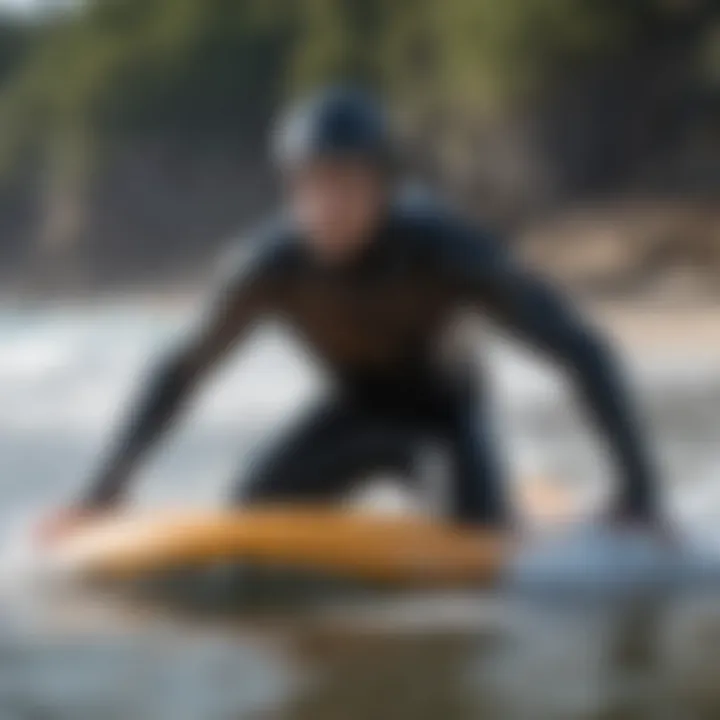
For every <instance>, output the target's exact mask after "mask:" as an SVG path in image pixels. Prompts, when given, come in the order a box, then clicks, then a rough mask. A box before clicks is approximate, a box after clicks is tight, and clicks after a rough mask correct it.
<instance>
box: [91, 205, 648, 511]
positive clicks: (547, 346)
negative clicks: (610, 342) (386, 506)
mask: <svg viewBox="0 0 720 720" xmlns="http://www.w3.org/2000/svg"><path fill="white" fill-rule="evenodd" d="M248 248H249V249H248ZM239 254H240V256H241V257H240V258H239V259H237V260H233V261H228V262H227V263H226V275H227V279H226V280H225V282H224V283H223V285H222V287H221V290H220V292H219V294H218V296H217V299H216V301H215V304H214V307H213V308H211V310H210V311H209V313H208V314H207V315H206V316H205V317H204V320H203V322H202V323H201V324H200V327H199V328H198V331H197V332H196V333H195V334H194V335H193V336H192V338H191V339H190V340H189V342H188V343H187V344H186V345H184V346H183V347H181V348H180V349H179V350H177V351H176V352H174V353H172V354H171V355H170V357H169V358H168V359H167V360H166V361H165V362H164V363H163V364H162V366H161V367H160V368H159V370H158V372H157V373H156V374H155V375H154V377H153V379H152V382H151V384H150V388H149V389H148V392H147V394H146V396H145V397H144V399H143V401H142V403H141V405H140V407H139V410H138V412H137V413H136V415H135V416H134V418H133V422H132V423H131V426H130V428H129V432H128V433H127V434H126V436H125V437H124V438H122V442H121V444H120V447H119V448H118V450H117V452H116V453H115V455H114V457H113V458H111V462H110V464H109V465H108V467H107V468H106V470H105V471H104V472H103V474H102V476H101V478H100V479H99V480H98V481H97V482H96V483H95V484H94V486H93V488H92V493H91V496H90V498H89V502H90V503H92V504H95V505H97V504H104V503H107V502H110V501H112V500H114V499H115V498H116V497H117V496H118V495H119V494H120V493H121V490H122V488H123V486H124V484H125V479H126V477H127V476H128V474H129V472H130V470H131V468H132V466H133V465H134V463H135V461H136V460H137V459H138V458H139V456H140V455H141V454H142V453H143V451H144V450H145V449H147V448H148V447H149V445H150V443H151V441H153V440H154V439H155V438H156V437H157V436H158V434H159V433H160V431H161V429H162V428H163V427H164V426H165V425H166V424H167V421H168V420H169V419H170V418H171V417H172V416H173V415H174V413H175V411H176V409H177V408H178V406H179V405H180V404H181V402H182V400H183V399H184V398H185V397H186V395H187V392H188V390H189V389H190V388H191V387H192V386H193V384H194V383H195V381H196V380H197V379H198V378H199V377H200V375H201V374H202V373H203V372H204V371H205V370H207V369H208V368H209V367H210V366H211V365H213V364H214V363H215V362H216V361H217V360H218V359H219V358H221V357H222V356H223V355H224V354H225V353H226V351H227V350H228V349H229V348H230V347H231V346H232V345H233V344H235V343H236V342H237V341H238V340H239V339H241V338H242V337H244V336H245V334H246V333H247V331H248V330H249V329H251V328H252V327H253V326H254V325H255V324H256V323H257V322H258V321H259V320H261V319H262V318H265V317H275V318H279V319H281V320H282V321H284V323H285V325H286V326H287V327H288V328H289V329H290V330H292V331H293V332H294V333H295V334H297V335H299V336H300V337H301V338H302V339H303V340H304V341H305V343H306V344H307V346H308V347H309V348H310V349H311V350H312V351H313V352H314V354H315V355H316V357H317V358H318V360H319V361H320V362H321V363H322V364H323V365H324V366H325V367H326V368H327V371H328V373H329V375H330V376H331V377H332V379H333V380H334V381H335V382H334V388H335V392H334V393H332V394H331V396H330V398H329V399H327V400H324V401H323V402H321V403H320V406H319V407H316V408H315V409H313V410H312V411H311V412H310V413H309V414H308V415H307V416H306V417H305V418H304V419H303V420H302V422H301V423H300V425H299V427H296V428H294V429H293V430H292V431H291V432H290V433H289V435H286V436H284V437H283V438H281V439H280V441H279V442H278V444H277V446H276V447H275V448H273V449H272V451H271V452H270V453H269V454H268V455H267V456H266V458H265V459H263V460H260V461H256V462H255V463H253V464H252V466H251V472H250V475H249V477H246V478H244V479H243V481H242V482H241V483H239V484H238V485H237V488H236V490H235V493H234V497H235V499H242V500H244V501H261V500H268V499H307V498H314V499H317V498H329V497H335V496H336V495H337V494H338V493H340V492H343V491H345V490H346V489H347V487H348V485H349V483H351V482H352V481H354V480H356V479H358V478H360V477H362V476H364V475H366V474H367V472H368V471H370V470H375V469H385V468H390V469H394V470H400V471H401V472H403V473H408V474H411V472H412V467H413V463H414V456H415V453H416V450H417V448H418V447H422V444H423V443H424V442H426V441H428V440H431V441H434V442H437V443H439V444H440V445H441V446H443V447H444V448H446V449H447V456H448V457H449V459H450V461H451V468H452V473H451V474H452V478H451V482H452V484H453V493H452V494H453V497H454V511H455V513H456V515H457V516H458V517H460V518H462V519H467V520H472V521H481V522H496V521H497V522H501V521H504V520H505V519H506V518H507V510H508V509H507V506H506V503H505V502H504V500H503V487H502V486H503V482H502V472H501V470H500V465H501V463H498V462H497V460H496V457H495V455H496V448H495V438H494V437H493V435H492V433H491V432H490V430H489V426H488V422H487V419H486V417H485V412H484V410H485V408H484V403H483V402H482V398H483V393H482V392H481V391H480V392H477V391H476V390H477V389H476V388H475V387H474V386H475V383H474V381H473V379H472V378H473V376H474V375H477V373H476V372H470V371H468V370H467V367H468V362H467V360H468V358H461V359H460V361H459V362H458V360H457V359H455V360H449V359H448V358H447V357H445V356H443V353H442V350H441V348H442V347H443V345H444V342H445V338H446V336H447V335H448V333H449V331H451V330H452V329H453V327H454V325H455V322H456V320H457V319H458V317H459V316H460V315H461V314H462V312H463V311H464V310H471V311H479V312H480V313H482V314H483V315H484V316H487V317H489V318H491V319H494V320H496V321H497V322H498V323H499V324H500V325H502V326H503V327H504V328H506V329H507V330H509V331H511V332H512V333H513V334H514V335H516V336H517V337H518V338H520V339H521V340H524V341H526V342H527V343H528V344H530V345H531V346H532V347H533V348H535V349H537V350H539V351H541V352H543V353H544V354H545V355H547V356H549V357H550V358H551V359H552V360H553V361H554V362H555V363H556V364H558V365H559V366H561V367H562V368H563V369H564V370H566V371H567V374H568V376H569V377H570V378H571V379H572V380H573V381H574V382H575V383H576V385H577V387H578V388H579V390H580V394H581V396H582V398H583V399H584V401H585V403H586V405H587V407H588V408H589V410H590V411H591V413H592V415H593V416H594V419H595V420H596V422H597V425H598V426H599V428H600V430H601V431H602V432H603V433H604V435H605V438H606V440H607V441H608V445H609V448H610V451H611V453H612V454H613V456H614V459H615V460H616V461H617V466H618V470H619V474H620V478H621V483H622V485H621V492H620V493H619V505H618V510H619V512H622V513H625V514H628V515H633V516H646V515H650V514H652V511H653V509H654V508H653V505H654V493H653V487H652V485H653V482H652V480H653V478H652V477H651V475H652V473H651V470H650V467H649V463H648V459H647V457H646V455H645V448H644V447H643V443H642V442H641V439H640V437H639V434H638V432H637V426H636V425H637V424H636V422H635V419H634V417H633V413H632V411H631V408H630V407H629V403H628V400H627V397H626V392H625V389H624V388H623V386H622V382H621V379H620V374H619V372H618V370H617V368H616V363H615V360H614V359H613V358H612V355H611V353H610V352H609V349H608V347H607V346H606V344H605V343H604V342H603V341H602V340H601V339H600V338H599V337H598V335H597V334H596V333H595V332H594V331H593V330H591V329H590V328H589V327H588V326H587V324H585V323H584V322H583V321H582V320H581V319H580V318H578V317H577V315H576V313H575V312H574V310H573V308H572V306H571V305H570V304H569V303H568V302H567V301H566V300H565V299H564V298H562V297H561V296H560V295H559V294H558V293H557V292H556V291H555V290H554V289H552V288H551V287H549V286H548V285H547V284H546V283H544V282H542V281H541V280H539V279H538V278H536V277H535V276H534V275H532V274H531V273H528V272H527V271H526V270H525V269H523V268H522V267H520V266H519V265H518V264H517V263H516V262H514V261H513V259H512V258H511V257H509V255H508V253H507V251H506V249H505V248H504V247H503V246H502V245H501V244H499V243H498V242H496V241H494V240H493V239H491V238H489V237H488V236H486V235H485V234H484V233H483V232H481V231H478V230H477V229H475V228H473V227H472V226H470V225H468V224H466V223H465V222H463V221H462V220H460V219H458V218H457V217H455V216H453V215H452V214H450V213H448V212H446V211H444V210H441V209H438V208H437V207H435V206H434V205H432V204H431V203H423V202H419V203H418V202H415V203H397V204H395V205H393V207H392V208H391V209H390V210H389V211H388V213H387V215H386V217H385V220H384V222H383V223H382V226H381V227H380V229H379V230H378V232H377V233H376V235H375V237H373V238H372V239H371V241H370V242H369V243H368V244H367V246H366V247H365V248H364V250H363V251H362V252H361V253H360V254H359V255H358V256H356V257H354V258H353V260H352V261H351V262H348V263H343V264H340V265H331V264H324V263H323V262H322V261H320V260H319V259H318V258H316V257H315V256H314V255H313V253H312V250H311V248H310V246H309V245H308V244H307V243H305V242H303V239H302V237H300V235H299V233H298V231H297V230H296V229H295V228H294V227H293V224H292V222H291V221H287V220H278V221H277V222H274V223H272V224H271V225H268V226H267V227H266V228H265V229H264V230H262V231H261V232H259V233H258V235H257V237H255V238H253V239H251V240H250V241H249V244H247V243H246V244H245V245H244V246H243V249H242V251H241V252H240V253H239Z"/></svg>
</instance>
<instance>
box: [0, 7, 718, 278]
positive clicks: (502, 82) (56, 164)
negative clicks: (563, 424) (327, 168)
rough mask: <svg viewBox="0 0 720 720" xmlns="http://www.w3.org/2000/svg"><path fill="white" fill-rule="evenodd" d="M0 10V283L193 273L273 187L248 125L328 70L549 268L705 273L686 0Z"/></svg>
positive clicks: (712, 185) (713, 56) (704, 163)
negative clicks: (354, 84)
mask: <svg viewBox="0 0 720 720" xmlns="http://www.w3.org/2000/svg"><path fill="white" fill-rule="evenodd" d="M2 4H3V5H4V6H5V12H4V13H3V15H2V18H1V19H0V32H1V33H2V40H1V43H0V50H1V55H0V123H1V124H0V139H1V142H2V144H1V146H0V173H1V175H0V179H1V181H2V185H1V186H0V213H1V214H0V229H1V231H2V232H1V233H0V237H1V238H2V240H1V242H0V253H1V256H0V267H2V276H3V281H4V283H3V284H4V285H5V286H6V287H10V288H12V287H13V285H14V284H16V283H17V282H18V281H19V280H20V278H32V280H33V282H35V283H42V282H48V283H51V285H52V286H53V288H61V289H62V288H63V287H64V288H65V289H67V290H69V291H74V292H77V291H78V290H79V289H82V288H92V289H107V288H109V287H118V286H119V287H127V286H131V285H138V286H142V285H147V284H150V285H152V287H153V288H157V287H158V283H161V282H162V283H172V282H174V281H177V280H179V279H188V278H192V279H196V278H197V269H198V263H206V262H207V261H208V259H209V258H212V257H213V253H214V251H215V249H216V247H217V243H219V242H221V241H223V240H225V239H227V236H228V234H230V233H235V232H237V230H238V228H240V227H242V225H243V224H245V223H247V222H249V221H253V220H255V219H257V217H259V216H260V215H262V213H263V212H264V211H265V210H266V209H267V208H268V207H270V206H271V205H272V204H273V202H274V200H275V198H274V187H273V178H272V176H271V174H270V169H269V167H268V164H267V162H266V152H265V148H266V140H267V135H268V120H269V118H270V117H271V116H272V114H273V113H274V112H275V111H276V110H277V108H278V106H279V105H280V104H282V103H283V102H284V101H286V100H287V99H288V98H289V97H293V96H295V95H297V94H298V93H301V92H302V91H303V90H306V89H308V88H312V87H315V86H317V85H318V84H319V83H323V82H328V81H331V82H337V81H338V80H343V79H350V80H357V81H361V82H363V83H366V84H369V85H370V86H371V87H374V88H377V89H378V90H380V91H381V92H383V93H384V94H385V95H386V96H387V97H388V99H389V101H390V104H391V109H392V110H393V112H394V115H395V117H396V120H397V123H398V128H399V130H400V133H401V135H402V136H404V140H405V143H406V148H407V156H408V159H409V160H410V161H411V165H412V167H414V169H415V170H417V171H418V172H421V173H422V174H424V175H425V176H426V177H431V178H433V179H434V180H436V181H437V182H438V184H439V185H440V186H441V187H442V189H443V191H445V192H446V193H447V194H448V195H450V196H451V197H453V198H454V199H456V200H457V201H460V202H463V203H464V204H465V205H466V206H467V207H468V208H470V209H471V210H472V211H473V212H474V213H475V214H476V215H477V216H479V217H481V218H483V219H484V220H485V221H486V222H489V223H493V224H496V225H497V226H500V227H502V228H505V229H507V230H508V231H509V235H510V237H512V238H513V241H515V242H523V241H524V242H527V243H530V244H532V245H533V246H537V251H538V252H539V253H540V255H541V256H542V257H543V258H545V259H546V261H547V264H548V265H556V266H557V267H556V269H557V271H558V272H564V273H565V274H567V275H569V276H570V277H571V278H572V279H577V280H578V281H580V282H583V283H585V284H587V283H591V284H594V285H602V286H605V288H606V289H607V288H610V289H612V290H613V291H615V292H620V291H621V290H622V291H624V292H625V291H628V290H631V289H632V290H645V291H648V290H649V289H650V286H652V289H653V290H654V289H656V288H657V287H658V286H659V285H663V286H670V285H672V286H673V289H674V290H675V291H676V292H677V291H678V288H677V287H675V286H678V285H682V286H683V290H685V291H686V290H687V285H691V286H692V287H693V288H694V289H695V290H697V291H704V292H707V291H714V290H715V288H716V287H717V282H716V276H717V274H718V272H720V249H719V248H720V246H719V243H720V240H718V236H717V233H718V225H719V223H718V203H717V199H718V198H717V195H718V188H719V187H720V159H719V156H720V98H719V93H720V90H719V88H720V26H719V25H718V19H717V13H716V12H714V10H715V9H716V3H714V2H711V1H710V0H639V1H638V2H622V1H620V0H610V1H604V0H506V1H504V2H502V3H496V2H494V1H493V0H397V1H396V2H392V3H388V2H384V1H383V0H342V1H341V0H299V1H298V2H287V1H286V0H242V2H234V1H232V0H116V1H112V0H107V1H105V2H93V1H89V2H82V1H81V0H78V1H77V2H72V1H71V0H68V1H63V0H44V1H42V0H4V2H3V3H2ZM561 265H562V267H561ZM679 276H682V279H680V277H679ZM665 289H666V290H667V291H668V292H669V291H670V288H669V287H666V288H665Z"/></svg>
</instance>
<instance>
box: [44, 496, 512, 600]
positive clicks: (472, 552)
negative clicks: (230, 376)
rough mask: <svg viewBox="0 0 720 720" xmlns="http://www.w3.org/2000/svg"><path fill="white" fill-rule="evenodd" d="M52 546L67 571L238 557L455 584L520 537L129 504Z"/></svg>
mask: <svg viewBox="0 0 720 720" xmlns="http://www.w3.org/2000/svg"><path fill="white" fill-rule="evenodd" d="M51 554H52V559H53V561H54V562H55V563H57V565H58V566H59V567H61V568H62V569H63V570H65V571H69V572H71V573H76V574H79V575H81V576H90V577H99V578H109V579H118V578H128V579H132V578H136V577H141V576H142V575H147V574H149V573H153V572H163V571H166V570H172V569H173V568H188V567H203V566H211V565H213V564H216V563H222V562H239V563H248V564H255V565H260V566H268V567H283V568H288V569H293V570H307V571H311V572H320V573H326V574H328V575H332V576H338V577H342V578H349V579H354V580H362V581H374V582H386V583H393V584H401V585H426V586H449V585H463V584H488V583H491V582H493V580H495V579H496V578H497V577H498V576H499V575H500V574H501V573H502V571H503V569H504V568H505V567H506V566H507V565H508V563H509V562H510V560H511V559H512V557H513V555H514V547H513V543H512V541H511V539H510V537H509V536H508V535H507V534H504V533H499V532H498V533H495V532H490V531H481V530H478V529H476V528H470V527H459V526H456V525H452V524H450V523H447V522H442V521H439V520H433V519H429V518H418V517H404V516H403V517H398V516H383V515H378V514H370V513H364V512H351V511H347V510H339V509H334V510H333V509H330V508H327V509H325V508H313V507H292V508H283V507H276V508H258V509H253V510H230V511H222V510H220V511H186V512H183V511H162V512H160V511H155V512H145V513H139V512H137V511H134V512H133V511H128V512H127V513H125V514H117V515H114V516H108V517H102V518H97V519H95V520H91V521H88V523H87V524H86V525H85V526H82V527H80V528H77V529H75V530H74V531H73V532H72V533H70V534H69V535H68V536H66V537H64V538H62V539H61V540H59V541H58V542H57V543H56V545H55V546H54V547H53V549H52V553H51Z"/></svg>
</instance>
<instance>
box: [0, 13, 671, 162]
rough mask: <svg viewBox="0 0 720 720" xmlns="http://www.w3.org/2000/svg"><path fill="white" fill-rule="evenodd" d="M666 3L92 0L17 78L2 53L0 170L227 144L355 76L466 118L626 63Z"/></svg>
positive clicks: (414, 103)
mask: <svg viewBox="0 0 720 720" xmlns="http://www.w3.org/2000/svg"><path fill="white" fill-rule="evenodd" d="M661 5H662V4H661V3H656V2H653V1H652V0H637V2H617V1H615V0H88V2H86V3H85V5H84V6H83V9H82V11H78V12H77V13H75V14H73V15H72V16H68V17H64V18H60V19H57V18H56V19H55V20H53V21H52V22H51V23H49V24H48V25H46V26H45V27H41V28H36V29H35V31H34V32H33V43H32V47H30V48H29V50H28V51H27V52H26V53H25V55H24V61H23V62H22V63H20V64H19V66H17V67H16V66H13V71H12V72H11V73H9V74H3V73H2V66H3V63H4V59H3V56H2V51H1V48H0V83H2V84H1V85H0V164H4V165H5V167H8V166H9V165H10V164H11V162H12V161H13V160H14V159H17V158H18V157H23V156H24V155H23V151H25V150H28V149H29V150H31V151H33V152H34V153H35V154H37V155H39V156H40V158H42V157H44V156H45V154H46V153H48V152H49V153H50V154H51V155H52V156H53V157H58V156H60V157H72V156H73V155H74V154H76V153H80V155H81V156H82V157H83V158H88V159H91V158H92V157H93V156H94V155H95V154H96V152H97V149H98V148H99V147H101V146H103V144H104V143H106V142H108V141H110V140H111V139H112V138H116V137H122V136H123V135H124V134H128V133H130V134H131V133H137V132H141V133H142V132H145V133H147V132H170V131H172V132H193V133H197V132H206V133H207V131H208V130H211V131H212V132H213V133H215V134H217V136H218V137H222V138H223V141H224V142H225V141H226V140H227V136H228V135H232V134H233V133H237V128H238V127H239V126H241V125H243V124H246V123H248V122H253V121H262V120H264V119H265V118H266V116H267V112H268V109H269V108H270V107H272V106H273V105H274V104H275V103H276V102H277V100H278V99H279V98H281V97H282V96H284V95H286V94H288V93H293V92H296V91H298V90H300V89H304V88H306V87H308V86H311V85H314V84H316V83H319V82H324V81H327V80H338V79H348V78H350V79H360V80H362V81H365V82H368V83H371V84H374V85H377V86H380V87H383V88H384V89H386V90H387V91H388V92H389V94H390V95H391V96H392V97H395V98H397V99H398V101H399V102H398V104H399V105H402V106H403V108H405V110H406V112H409V113H410V114H413V113H414V114H416V115H417V116H418V117H419V116H422V115H423V114H427V113H438V112H442V113H443V114H445V115H450V116H452V117H453V118H455V119H456V120H457V118H461V119H462V118H464V119H465V120H464V121H466V122H468V123H471V122H472V121H473V119H476V118H479V117H482V116H483V115H487V114H488V113H491V114H497V113H502V112H503V111H504V110H505V109H507V108H508V107H511V106H512V105H513V104H514V103H517V102H523V101H525V100H527V99H529V98H531V97H532V96H533V95H534V94H535V93H538V92H541V91H543V90H544V89H545V88H546V87H548V86H549V85H551V84H552V83H553V82H554V81H556V80H557V78H558V76H562V75H563V73H566V72H568V68H572V67H574V66H575V65H577V64H578V63H583V62H586V61H591V60H592V59H593V58H596V57H601V56H602V55H603V54H605V55H607V54H611V53H613V52H617V50H618V48H619V47H622V46H623V45H624V44H626V43H628V42H631V40H632V38H633V37H634V35H636V34H637V33H638V32H641V31H642V27H641V22H642V20H643V19H644V18H646V17H647V15H648V14H653V13H662V12H664V11H663V10H662V8H661ZM3 77H4V79H3ZM455 124H457V122H456V123H455ZM207 136H208V137H209V133H208V135H207ZM57 144H60V145H62V146H65V148H66V151H64V152H59V153H58V151H57V148H56V146H57ZM53 148H55V149H53ZM68 148H69V150H67V149H68ZM89 164H90V162H89Z"/></svg>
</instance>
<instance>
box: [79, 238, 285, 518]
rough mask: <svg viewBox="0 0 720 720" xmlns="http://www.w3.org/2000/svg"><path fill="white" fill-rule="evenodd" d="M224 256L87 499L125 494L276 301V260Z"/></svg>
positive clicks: (95, 501)
mask: <svg viewBox="0 0 720 720" xmlns="http://www.w3.org/2000/svg"><path fill="white" fill-rule="evenodd" d="M236 254H237V253H235V252H234V253H233V254H232V255H233V256H227V257H225V258H223V261H222V263H221V268H220V279H219V280H220V281H219V282H218V283H217V285H216V286H215V287H216V290H215V292H214V294H213V298H212V300H211V302H210V303H208V305H207V307H206V308H205V311H204V313H203V314H202V315H201V317H200V319H199V322H198V323H197V324H196V326H195V327H194V329H193V330H192V331H191V332H190V333H188V335H187V336H186V338H185V339H184V341H183V342H181V343H180V344H179V345H178V346H177V347H175V348H174V349H173V350H171V351H170V352H168V353H167V355H166V356H165V357H164V358H163V360H162V361H161V362H160V363H159V364H158V366H157V367H156V369H155V371H154V372H152V373H151V375H150V377H149V382H148V383H147V386H146V387H145V389H144V391H143V392H141V395H140V398H139V402H138V403H137V404H136V406H135V407H134V409H133V411H132V412H131V416H130V419H129V422H128V425H127V427H126V428H125V431H124V433H123V434H122V435H121V437H120V440H119V442H118V443H117V445H116V447H115V449H114V452H112V453H111V455H110V458H109V461H108V462H107V463H106V464H105V465H104V467H103V468H102V472H101V473H100V475H99V477H98V478H97V479H96V480H95V481H94V482H93V483H92V484H91V487H90V490H89V492H88V494H87V496H86V498H85V499H84V504H85V505H86V506H89V507H102V506H107V505H110V504H112V503H114V502H115V501H117V500H118V499H119V498H120V496H121V495H122V492H123V490H124V489H125V486H126V485H127V481H128V478H129V476H130V474H131V472H132V470H133V469H134V467H135V465H136V464H137V462H138V461H139V459H140V458H141V456H142V455H143V454H144V453H145V451H146V450H148V449H149V448H150V447H151V446H152V444H153V443H154V442H155V441H156V440H157V439H158V438H159V436H160V435H161V433H162V432H163V430H164V429H165V428H166V427H167V426H168V425H169V424H170V421H171V420H172V419H173V418H174V417H175V416H176V415H177V413H178V410H179V409H180V408H181V406H182V405H183V404H184V401H185V400H187V399H188V397H189V395H190V393H191V390H192V389H193V388H194V387H195V385H196V383H197V382H198V380H200V379H201V377H203V376H204V375H205V374H206V372H207V371H208V370H209V369H210V368H211V367H212V366H213V365H214V364H215V363H217V362H218V361H219V360H220V359H221V358H222V357H223V356H224V355H225V354H226V353H227V351H228V350H229V349H230V348H231V347H232V346H233V345H234V344H235V343H237V341H238V340H239V339H240V338H241V337H243V336H244V335H245V333H246V331H247V330H248V329H249V328H250V327H251V326H252V324H253V322H254V321H255V320H256V319H257V318H258V317H259V316H260V315H261V314H262V313H263V312H264V311H265V310H266V309H268V308H269V306H270V305H271V303H272V291H271V288H272V284H273V280H272V275H273V272H272V271H273V268H272V262H271V261H270V260H269V258H268V257H264V256H255V257H250V258H247V257H245V258H243V262H240V263H238V262H237V260H236V257H234V256H236Z"/></svg>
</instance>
